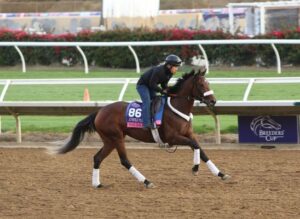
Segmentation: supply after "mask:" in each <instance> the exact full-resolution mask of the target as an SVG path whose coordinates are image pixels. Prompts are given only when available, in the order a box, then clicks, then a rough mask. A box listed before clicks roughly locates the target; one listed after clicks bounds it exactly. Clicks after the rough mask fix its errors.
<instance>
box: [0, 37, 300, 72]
mask: <svg viewBox="0 0 300 219" xmlns="http://www.w3.org/2000/svg"><path fill="white" fill-rule="evenodd" d="M230 44H232V45H242V44H252V45H253V44H254V45H259V44H267V45H271V46H272V48H273V50H274V53H275V56H276V61H277V73H278V74H280V73H281V66H280V65H281V62H280V56H279V53H278V50H277V49H276V46H275V45H278V44H281V45H282V44H289V45H291V44H293V45H297V44H300V40H295V39H243V40H177V41H139V42H0V46H2V47H4V46H13V47H15V48H16V49H17V51H18V53H19V55H20V58H21V61H22V66H23V72H24V71H26V67H25V59H24V57H23V54H22V51H21V50H20V49H19V48H18V47H27V46H30V47H34V46H36V47H57V46H68V47H77V49H78V50H79V52H80V53H81V55H82V57H83V59H84V65H85V73H88V64H87V63H88V62H87V60H86V58H85V57H86V56H85V55H84V52H83V50H81V49H80V47H122V46H126V47H128V48H129V49H130V51H131V53H132V54H133V56H134V59H135V62H136V71H137V73H139V72H140V66H139V60H138V56H137V54H136V52H135V51H134V49H133V46H181V45H198V46H199V48H200V50H201V52H202V53H203V56H204V58H205V61H206V67H207V68H208V59H207V55H206V52H205V50H204V48H203V46H202V45H230Z"/></svg>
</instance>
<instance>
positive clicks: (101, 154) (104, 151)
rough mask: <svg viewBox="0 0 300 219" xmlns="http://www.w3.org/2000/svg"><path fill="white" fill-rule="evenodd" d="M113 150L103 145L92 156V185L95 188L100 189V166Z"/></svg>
mask: <svg viewBox="0 0 300 219" xmlns="http://www.w3.org/2000/svg"><path fill="white" fill-rule="evenodd" d="M113 149H114V147H112V146H109V145H108V144H106V143H104V146H103V147H102V148H101V149H100V150H99V151H98V152H97V153H96V154H95V156H94V168H93V177H92V185H93V187H95V188H100V187H102V185H101V182H100V164H101V163H102V161H103V160H104V159H105V158H106V157H107V156H108V155H109V154H110V153H111V152H112V150H113Z"/></svg>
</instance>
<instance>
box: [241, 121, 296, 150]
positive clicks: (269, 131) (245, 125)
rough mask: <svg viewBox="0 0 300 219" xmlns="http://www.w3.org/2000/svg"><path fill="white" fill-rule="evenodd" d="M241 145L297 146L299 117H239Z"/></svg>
mask: <svg viewBox="0 0 300 219" xmlns="http://www.w3.org/2000/svg"><path fill="white" fill-rule="evenodd" d="M238 126H239V142H240V143H290V144H292V143H293V144H297V143H298V139H299V129H298V120H297V116H239V117H238Z"/></svg>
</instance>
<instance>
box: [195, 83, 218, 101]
mask: <svg viewBox="0 0 300 219" xmlns="http://www.w3.org/2000/svg"><path fill="white" fill-rule="evenodd" d="M196 81H197V80H194V81H193V88H192V91H193V90H194V87H196V90H197V93H199V94H201V95H200V96H192V97H191V98H193V99H194V100H199V101H200V102H201V103H203V102H204V98H205V97H207V96H210V95H213V94H214V91H213V90H208V91H205V92H203V91H202V90H201V89H200V88H199V87H198V86H197V84H196V85H195V83H196Z"/></svg>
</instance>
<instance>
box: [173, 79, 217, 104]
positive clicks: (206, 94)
mask: <svg viewBox="0 0 300 219" xmlns="http://www.w3.org/2000/svg"><path fill="white" fill-rule="evenodd" d="M196 76H197V75H195V76H194V77H193V85H192V95H188V96H179V95H177V94H168V96H170V97H175V98H186V99H187V100H199V101H200V103H205V99H204V98H205V97H207V96H210V95H213V94H214V91H213V90H208V91H203V90H202V89H201V88H199V86H197V80H195V77H196ZM194 89H196V91H197V93H199V94H201V96H195V95H194V94H193V91H194Z"/></svg>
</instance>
